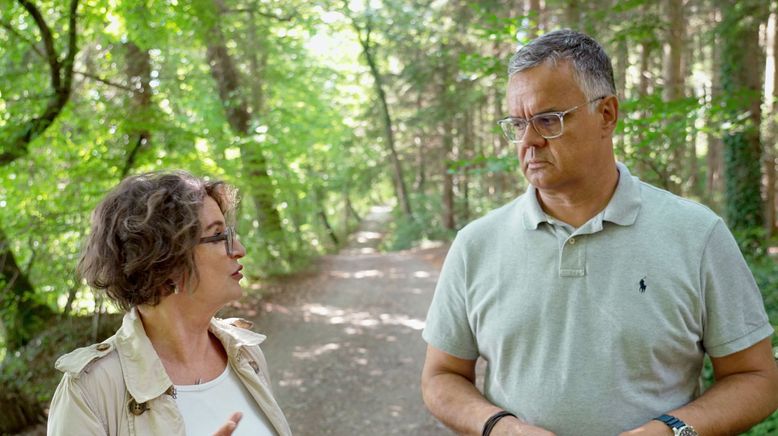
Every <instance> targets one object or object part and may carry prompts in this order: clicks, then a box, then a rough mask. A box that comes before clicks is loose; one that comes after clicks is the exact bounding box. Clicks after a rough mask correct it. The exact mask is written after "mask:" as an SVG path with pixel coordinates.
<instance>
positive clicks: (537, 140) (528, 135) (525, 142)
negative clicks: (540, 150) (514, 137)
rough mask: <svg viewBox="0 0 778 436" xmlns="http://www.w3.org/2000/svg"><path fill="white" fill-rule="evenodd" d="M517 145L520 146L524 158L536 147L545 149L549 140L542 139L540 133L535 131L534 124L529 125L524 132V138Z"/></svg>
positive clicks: (520, 152)
mask: <svg viewBox="0 0 778 436" xmlns="http://www.w3.org/2000/svg"><path fill="white" fill-rule="evenodd" d="M517 144H518V146H519V154H520V156H524V155H525V154H526V153H527V151H528V149H531V148H534V147H544V146H545V145H546V144H548V140H547V139H546V138H544V137H542V136H541V135H540V133H538V132H537V131H536V130H535V128H534V127H533V126H532V124H529V125H527V128H526V129H525V130H524V136H523V137H522V138H521V139H520V140H519V141H518V143H517Z"/></svg>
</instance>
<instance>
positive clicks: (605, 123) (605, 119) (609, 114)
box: [600, 95, 619, 137]
mask: <svg viewBox="0 0 778 436" xmlns="http://www.w3.org/2000/svg"><path fill="white" fill-rule="evenodd" d="M600 113H601V114H602V134H603V137H606V136H607V137H611V136H612V135H613V131H614V130H616V124H617V123H618V121H619V99H618V98H617V97H616V96H615V95H609V96H607V97H605V98H604V99H603V101H602V103H601V106H600Z"/></svg>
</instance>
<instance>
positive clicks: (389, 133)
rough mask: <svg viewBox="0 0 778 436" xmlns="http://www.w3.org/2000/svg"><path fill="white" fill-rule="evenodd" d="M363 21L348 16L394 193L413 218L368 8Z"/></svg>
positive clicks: (371, 17)
mask: <svg viewBox="0 0 778 436" xmlns="http://www.w3.org/2000/svg"><path fill="white" fill-rule="evenodd" d="M344 11H346V14H347V15H349V14H350V12H349V5H348V4H345V5H344ZM364 18H365V20H364V22H363V23H361V24H360V23H359V22H357V20H356V18H354V17H350V19H351V23H352V25H353V27H354V31H355V32H356V34H357V39H358V40H359V45H360V46H361V47H362V54H363V55H364V57H365V61H366V62H367V65H368V66H369V67H370V74H371V75H372V77H373V85H374V87H375V92H376V95H377V97H378V103H379V105H380V108H381V118H382V122H383V125H384V139H385V140H386V147H387V148H388V149H389V158H390V160H391V162H392V169H393V175H394V186H395V194H396V195H397V201H398V203H399V204H400V207H402V210H403V213H405V216H406V217H407V218H409V219H412V218H413V213H412V211H411V200H410V198H409V197H408V188H407V187H406V185H405V177H404V175H403V168H402V164H401V163H400V157H399V155H398V153H397V147H396V145H395V140H394V137H395V135H394V127H393V122H392V115H391V113H390V111H389V104H388V103H387V101H386V91H385V89H384V81H383V78H382V76H381V72H380V71H379V70H378V65H377V63H376V59H375V54H374V50H375V45H374V44H373V41H372V40H371V37H372V35H373V11H371V10H370V9H369V8H368V9H367V10H366V11H365V13H364Z"/></svg>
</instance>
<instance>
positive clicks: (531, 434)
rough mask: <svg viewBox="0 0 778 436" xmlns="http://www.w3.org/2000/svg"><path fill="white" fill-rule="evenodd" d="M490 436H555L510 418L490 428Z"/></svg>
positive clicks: (507, 417)
mask: <svg viewBox="0 0 778 436" xmlns="http://www.w3.org/2000/svg"><path fill="white" fill-rule="evenodd" d="M489 435H490V436H555V434H554V433H553V432H550V431H548V430H546V429H543V428H540V427H535V426H534V425H529V424H526V423H523V422H521V421H519V420H518V419H516V418H514V417H512V416H506V417H505V418H502V419H501V420H499V421H497V424H495V425H494V427H492V432H491V433H489Z"/></svg>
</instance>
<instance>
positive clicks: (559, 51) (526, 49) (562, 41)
mask: <svg viewBox="0 0 778 436" xmlns="http://www.w3.org/2000/svg"><path fill="white" fill-rule="evenodd" d="M560 61H569V62H570V65H571V66H572V67H573V76H574V78H575V80H576V82H578V85H579V86H580V87H581V91H583V93H584V95H586V98H587V99H589V100H591V99H595V98H597V97H602V96H606V95H615V94H616V85H615V84H614V81H613V66H612V65H611V60H610V58H608V55H607V54H606V53H605V50H604V49H603V48H602V46H601V45H600V44H599V43H597V41H595V40H594V39H592V38H591V37H590V36H588V35H585V34H583V33H580V32H576V31H574V30H570V29H562V30H555V31H553V32H549V33H546V34H545V35H543V36H541V37H539V38H536V39H534V40H532V41H530V43H529V44H527V45H525V46H523V47H521V48H519V49H518V50H517V51H516V53H515V54H514V55H513V56H512V57H511V60H510V62H508V77H513V75H514V74H516V73H519V72H521V71H524V70H527V69H529V68H532V67H535V66H538V65H540V64H542V63H546V62H548V63H551V64H552V65H554V66H556V65H557V64H558V63H559V62H560Z"/></svg>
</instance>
